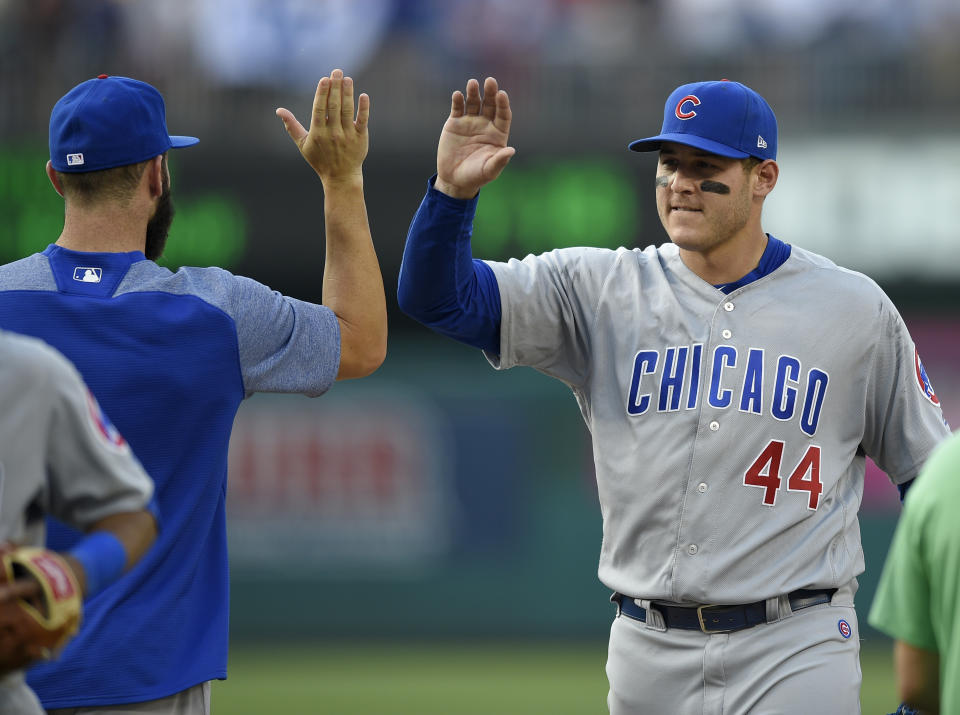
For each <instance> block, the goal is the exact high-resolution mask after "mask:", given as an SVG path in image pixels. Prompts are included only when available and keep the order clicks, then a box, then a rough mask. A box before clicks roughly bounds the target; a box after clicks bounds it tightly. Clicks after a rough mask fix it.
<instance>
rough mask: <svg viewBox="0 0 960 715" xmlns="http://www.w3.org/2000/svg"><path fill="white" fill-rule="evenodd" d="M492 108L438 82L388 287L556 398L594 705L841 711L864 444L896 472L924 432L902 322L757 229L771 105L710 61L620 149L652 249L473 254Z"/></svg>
mask: <svg viewBox="0 0 960 715" xmlns="http://www.w3.org/2000/svg"><path fill="white" fill-rule="evenodd" d="M510 119H511V110H510V102H509V99H508V97H507V95H506V93H505V92H503V91H501V90H499V89H498V86H497V83H496V81H495V80H494V79H492V78H487V80H486V81H485V83H484V87H483V94H482V95H481V92H480V86H479V83H478V82H477V81H476V80H470V82H468V83H467V87H466V93H465V95H464V94H463V93H461V92H455V93H454V95H453V101H452V109H451V113H450V117H449V118H448V119H447V122H446V124H445V125H444V128H443V132H442V134H441V137H440V143H439V149H438V155H437V175H436V177H434V178H433V179H431V181H430V182H429V188H428V190H427V195H426V197H425V199H424V201H423V203H422V204H421V206H420V209H419V210H418V212H417V214H416V216H415V218H414V220H413V222H412V224H411V227H410V232H409V235H408V238H407V244H406V247H405V250H404V258H403V265H402V268H401V274H400V282H399V289H398V297H399V301H400V306H401V308H402V309H403V310H404V311H405V312H406V313H408V314H409V315H411V316H413V317H414V318H416V319H417V320H419V321H421V322H422V323H424V324H426V325H428V326H430V327H432V328H433V329H435V330H437V331H439V332H442V333H444V334H446V335H449V336H451V337H454V338H456V339H458V340H461V341H463V342H466V343H468V344H470V345H474V346H476V347H479V348H481V349H482V350H484V352H485V355H486V357H487V359H488V360H489V361H490V363H491V364H492V365H493V366H494V367H495V368H496V369H499V370H503V369H507V368H510V367H513V366H515V365H528V366H531V367H533V368H535V369H537V370H539V371H540V372H543V373H545V374H547V375H550V376H551V377H555V378H557V379H559V380H561V381H563V382H564V383H566V384H567V385H568V386H569V387H570V389H571V390H572V391H573V394H574V396H575V398H576V400H577V403H578V404H579V407H580V411H581V413H582V415H583V418H584V420H585V422H586V424H587V427H588V429H589V430H590V434H591V437H592V442H593V452H594V459H595V464H596V475H597V483H598V488H599V498H600V507H601V511H602V514H603V542H602V546H601V550H600V566H599V577H600V580H601V581H602V582H603V583H604V584H606V585H607V586H608V587H609V588H610V589H611V590H612V591H613V592H614V593H613V600H614V601H615V603H616V604H617V610H616V618H615V619H614V621H613V624H612V628H611V633H610V642H609V653H608V660H607V676H608V679H609V683H610V690H609V695H608V701H607V702H608V706H609V708H610V712H611V713H615V714H618V715H619V714H623V713H656V714H658V715H663V714H665V713H671V714H672V713H683V714H689V713H697V714H698V715H700V714H701V713H702V714H703V715H721V714H723V715H730V714H734V713H837V714H838V715H839V714H841V713H842V714H843V715H849V714H850V713H856V712H859V710H860V707H859V690H860V680H861V674H860V665H859V632H858V626H857V617H856V613H855V611H854V607H853V604H854V594H855V592H856V590H857V578H856V577H857V575H858V574H860V573H861V572H862V571H863V570H864V559H863V552H862V549H861V543H860V530H859V525H858V521H857V511H858V508H859V506H860V500H861V496H862V492H863V476H864V466H865V458H866V457H867V456H869V457H871V458H872V459H873V460H875V461H876V462H877V464H878V465H879V466H880V467H881V468H882V469H884V471H886V472H887V474H888V475H889V476H890V478H891V480H892V481H893V482H894V483H896V484H897V485H904V484H907V483H909V482H910V480H912V479H913V478H914V477H915V476H916V474H917V473H918V471H919V469H920V467H921V465H922V464H923V462H924V460H925V459H926V458H927V456H928V455H929V454H930V452H931V451H932V450H933V448H934V447H935V446H936V445H937V444H938V443H939V442H940V441H941V440H942V439H943V438H944V437H946V436H947V435H948V433H949V428H948V427H947V426H946V424H945V422H944V419H943V415H942V413H941V409H940V404H939V400H938V399H937V397H936V394H935V393H934V391H933V387H932V385H931V383H930V380H929V379H928V377H927V374H926V371H925V370H924V368H923V365H922V363H921V361H920V358H919V355H918V353H917V351H916V348H915V346H914V344H913V342H912V340H911V338H910V335H909V334H908V332H907V328H906V327H905V325H904V322H903V320H902V319H901V317H900V315H899V314H898V312H897V310H896V309H895V308H894V306H893V305H892V303H891V302H890V300H889V299H888V298H887V296H886V295H885V294H884V293H883V291H882V290H881V289H880V288H879V287H878V286H877V285H876V284H875V283H874V282H873V281H872V280H870V279H869V278H867V277H866V276H864V275H861V274H859V273H856V272H854V271H850V270H846V269H843V268H840V267H838V266H837V265H835V264H834V263H832V262H831V261H830V260H828V259H827V258H824V257H822V256H819V255H816V254H813V253H811V252H809V251H806V250H803V249H802V248H799V247H797V246H792V245H790V244H788V243H785V242H783V241H781V240H779V239H777V238H775V237H773V236H770V235H769V234H767V233H766V232H765V231H764V230H763V229H762V228H761V210H762V207H763V202H764V199H765V198H766V196H767V195H768V194H769V193H770V192H771V191H772V190H773V189H774V187H775V186H776V183H777V178H778V175H779V168H778V165H777V163H776V161H775V159H776V149H777V125H776V119H775V118H774V114H773V111H772V110H771V109H770V107H769V106H768V104H767V102H766V101H765V100H764V99H763V98H762V97H761V96H760V95H759V94H757V93H756V92H754V91H753V90H751V89H749V88H748V87H746V86H744V85H742V84H739V83H737V82H728V81H725V80H724V81H716V82H698V83H694V84H688V85H684V86H681V87H679V88H677V89H676V90H675V91H674V92H673V93H672V94H671V95H670V97H669V98H668V99H667V102H666V105H665V108H664V120H663V125H662V130H661V133H660V134H658V135H655V136H652V137H649V138H646V139H641V140H638V141H635V142H633V143H632V144H630V148H631V149H633V150H635V151H641V152H645V151H656V152H658V153H659V161H658V162H657V165H656V174H655V177H654V179H655V187H656V188H655V193H656V204H657V209H658V212H659V215H660V219H661V222H662V223H663V226H664V229H665V230H666V233H667V236H668V237H669V238H670V241H669V242H667V243H664V244H663V245H660V246H650V247H647V248H644V249H628V248H621V249H618V250H616V251H611V250H606V249H599V248H570V249H562V250H555V251H551V252H548V253H545V254H543V255H539V256H527V257H526V258H524V259H523V260H515V259H512V260H510V261H509V262H506V263H501V262H495V261H478V260H474V259H473V258H472V256H471V251H470V234H471V230H472V220H473V215H474V211H475V208H476V205H477V202H478V192H479V190H480V188H481V186H483V185H484V184H486V183H487V182H489V181H492V180H493V179H495V178H496V177H497V176H498V175H499V173H500V172H501V171H502V170H503V168H504V167H505V166H506V164H507V162H508V161H509V160H510V158H511V157H512V155H513V153H514V150H513V148H512V147H510V146H508V143H507V140H508V136H509V129H510ZM585 238H586V239H587V240H589V237H585ZM545 588H547V586H546V585H545ZM545 596H546V597H549V593H546V594H545Z"/></svg>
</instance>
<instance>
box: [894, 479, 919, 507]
mask: <svg viewBox="0 0 960 715" xmlns="http://www.w3.org/2000/svg"><path fill="white" fill-rule="evenodd" d="M914 481H915V480H913V479H911V480H910V481H909V482H904V483H903V484H898V485H897V491H898V492H900V503H901V504H903V500H904V499H906V497H907V490H908V489H909V488H910V487H911V486H913V482H914Z"/></svg>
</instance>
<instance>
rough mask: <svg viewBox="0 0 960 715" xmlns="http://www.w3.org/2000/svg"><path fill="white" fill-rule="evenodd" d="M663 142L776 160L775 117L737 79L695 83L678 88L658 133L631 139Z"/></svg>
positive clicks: (646, 145)
mask: <svg viewBox="0 0 960 715" xmlns="http://www.w3.org/2000/svg"><path fill="white" fill-rule="evenodd" d="M663 142H675V143H677V144H684V145H686V146H692V147H695V148H697V149H702V150H703V151H707V152H710V153H712V154H718V155H720V156H727V157H731V158H734V159H746V158H747V157H748V156H753V157H756V158H758V159H761V160H763V159H776V158H777V119H776V117H775V116H774V114H773V110H772V109H770V105H769V104H767V102H766V100H764V98H763V97H761V96H760V95H759V94H757V93H756V92H754V91H753V90H752V89H750V88H749V87H747V86H746V85H743V84H740V83H739V82H730V81H728V80H720V81H715V82H694V83H692V84H685V85H682V86H680V87H677V88H676V89H675V90H674V91H673V92H672V93H671V94H670V96H669V97H668V98H667V101H666V104H664V107H663V126H662V128H661V130H660V134H658V135H657V136H654V137H647V138H646V139H638V140H637V141H634V142H631V143H630V148H631V149H632V150H633V151H658V150H659V149H660V145H661V144H662V143H663Z"/></svg>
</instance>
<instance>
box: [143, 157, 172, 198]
mask: <svg viewBox="0 0 960 715" xmlns="http://www.w3.org/2000/svg"><path fill="white" fill-rule="evenodd" d="M163 156H164V155H163V154H158V155H157V156H155V157H153V158H152V159H151V160H150V162H149V163H148V164H147V170H146V171H144V172H143V173H144V174H145V176H144V180H145V181H146V182H147V185H148V186H149V188H150V198H152V199H158V198H160V196H161V195H162V194H163V177H164V174H165V173H166V171H167V167H166V165H165V164H164V162H163Z"/></svg>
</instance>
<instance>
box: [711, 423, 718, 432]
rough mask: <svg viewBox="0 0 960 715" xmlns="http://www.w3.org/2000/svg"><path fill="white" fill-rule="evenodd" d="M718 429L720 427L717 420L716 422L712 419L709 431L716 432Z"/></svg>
mask: <svg viewBox="0 0 960 715" xmlns="http://www.w3.org/2000/svg"><path fill="white" fill-rule="evenodd" d="M718 429H720V423H719V422H717V421H716V420H714V421H713V422H711V423H710V431H711V432H716V431H717V430H718Z"/></svg>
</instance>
